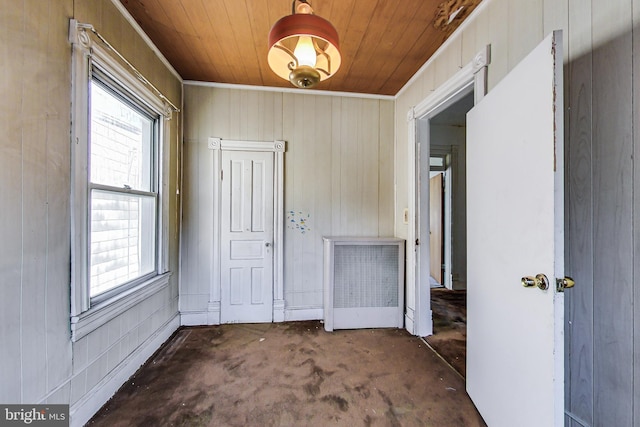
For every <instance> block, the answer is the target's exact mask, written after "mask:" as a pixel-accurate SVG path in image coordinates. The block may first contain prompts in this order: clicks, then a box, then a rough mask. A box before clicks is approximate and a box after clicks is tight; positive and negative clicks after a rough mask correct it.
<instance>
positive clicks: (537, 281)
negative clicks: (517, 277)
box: [521, 274, 549, 291]
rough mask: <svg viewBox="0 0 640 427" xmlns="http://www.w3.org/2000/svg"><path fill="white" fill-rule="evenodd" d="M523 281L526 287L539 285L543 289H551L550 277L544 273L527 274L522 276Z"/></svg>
mask: <svg viewBox="0 0 640 427" xmlns="http://www.w3.org/2000/svg"><path fill="white" fill-rule="evenodd" d="M521 283H522V286H524V287H525V288H532V287H534V286H537V287H538V289H541V290H543V291H546V290H547V289H549V279H547V276H545V275H544V274H536V277H531V276H525V277H523V278H522V280H521Z"/></svg>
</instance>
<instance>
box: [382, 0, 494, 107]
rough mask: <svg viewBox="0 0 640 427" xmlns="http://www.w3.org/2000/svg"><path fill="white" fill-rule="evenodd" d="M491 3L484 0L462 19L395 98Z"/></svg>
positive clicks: (488, 0)
mask: <svg viewBox="0 0 640 427" xmlns="http://www.w3.org/2000/svg"><path fill="white" fill-rule="evenodd" d="M489 3H491V0H482V1H481V2H480V4H479V5H478V6H476V8H475V9H473V11H472V12H471V14H470V15H469V16H468V17H467V18H465V20H464V21H462V23H461V24H460V26H459V27H458V28H456V29H455V31H454V32H453V33H452V34H451V35H450V36H449V37H448V38H447V39H446V40H445V41H444V43H442V45H440V47H439V48H438V49H437V50H436V51H435V52H434V53H433V55H431V57H430V58H429V59H428V60H427V62H425V63H424V64H422V67H420V69H419V70H418V71H416V73H415V74H414V75H413V76H411V78H410V79H409V81H407V82H406V83H405V84H404V86H402V87H401V88H400V90H399V91H398V93H396V95H395V96H394V99H397V98H398V97H400V95H402V94H403V93H404V92H405V91H406V90H408V89H409V87H410V86H411V85H412V84H413V83H415V82H416V80H418V78H420V75H421V74H422V73H423V72H424V71H425V70H426V69H427V68H428V67H429V66H430V65H431V63H432V62H433V61H435V60H436V59H437V58H438V57H439V56H440V55H441V54H442V52H444V50H445V49H447V48H448V47H449V45H450V44H451V43H453V40H454V39H455V38H456V37H457V36H458V34H459V33H462V31H464V29H465V28H467V27H468V26H469V25H471V22H473V21H475V19H476V17H477V15H479V14H480V13H482V11H483V10H484V9H486V8H487V7H488V6H487V5H488V4H489ZM472 60H473V59H472ZM463 65H464V64H463Z"/></svg>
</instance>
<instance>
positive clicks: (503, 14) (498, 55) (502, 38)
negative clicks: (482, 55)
mask: <svg viewBox="0 0 640 427" xmlns="http://www.w3.org/2000/svg"><path fill="white" fill-rule="evenodd" d="M511 7H513V6H512V5H511V2H510V1H509V0H493V1H492V2H491V3H490V4H489V6H488V10H487V12H486V13H488V14H489V40H490V43H491V65H490V66H489V73H488V81H489V83H488V86H489V87H488V89H489V90H491V89H492V88H493V87H494V86H495V85H496V84H497V83H498V82H499V81H500V80H502V78H503V77H504V76H505V75H506V74H507V71H508V70H509V51H508V49H509V29H508V25H509V24H508V22H509V9H510V8H511Z"/></svg>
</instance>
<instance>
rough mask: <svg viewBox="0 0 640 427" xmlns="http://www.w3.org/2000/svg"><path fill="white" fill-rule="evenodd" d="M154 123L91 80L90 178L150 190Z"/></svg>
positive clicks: (117, 185) (105, 183)
mask: <svg viewBox="0 0 640 427" xmlns="http://www.w3.org/2000/svg"><path fill="white" fill-rule="evenodd" d="M153 124H154V121H153V120H152V119H151V118H149V117H148V116H146V115H144V114H142V113H140V112H139V111H137V110H136V109H134V108H131V107H130V106H129V105H128V104H127V103H125V102H124V101H123V100H122V99H120V98H119V97H118V96H116V95H114V94H113V93H111V92H110V91H108V90H106V89H105V88H104V87H102V85H100V84H99V83H98V82H96V81H95V80H92V81H91V162H90V164H89V170H90V175H91V177H90V181H91V182H93V183H96V184H104V185H110V186H113V187H118V188H125V187H127V188H133V189H136V190H142V191H152V187H151V186H152V182H151V176H152V173H153V171H152V170H151V169H152V159H153V153H152V147H153V144H152V141H153Z"/></svg>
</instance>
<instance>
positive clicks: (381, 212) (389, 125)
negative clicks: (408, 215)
mask: <svg viewBox="0 0 640 427" xmlns="http://www.w3.org/2000/svg"><path fill="white" fill-rule="evenodd" d="M393 104H394V103H393V102H392V101H380V113H379V114H380V135H379V137H378V138H379V142H378V150H379V153H378V159H379V160H378V163H379V165H378V170H379V176H378V219H379V222H378V236H382V237H385V236H393V235H394V234H393V230H394V223H393V220H394V216H393V212H394V209H393V203H394V194H393V193H394V185H393V177H394V173H393V161H394V158H395V156H394V153H393V148H394V146H393V108H394V105H393Z"/></svg>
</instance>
